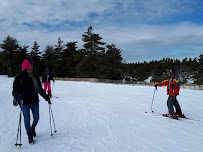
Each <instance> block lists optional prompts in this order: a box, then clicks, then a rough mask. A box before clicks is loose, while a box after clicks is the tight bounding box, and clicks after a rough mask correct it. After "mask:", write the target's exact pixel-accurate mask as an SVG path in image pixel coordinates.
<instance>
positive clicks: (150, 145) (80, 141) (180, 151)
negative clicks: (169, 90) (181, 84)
mask: <svg viewBox="0 0 203 152" xmlns="http://www.w3.org/2000/svg"><path fill="white" fill-rule="evenodd" d="M12 83H13V78H7V77H6V76H0V93H1V96H0V116H1V117H0V151H1V152H45V151H47V152H202V149H203V114H202V111H203V100H202V99H203V92H202V91H198V90H188V89H181V92H180V96H178V100H179V102H180V105H181V107H182V110H183V112H184V113H185V115H186V116H188V117H189V118H191V119H197V120H200V121H191V120H186V121H187V122H183V121H178V120H172V119H169V118H165V117H162V116H157V115H156V114H152V113H150V108H151V103H152V97H153V93H154V87H147V86H130V85H114V84H102V83H89V82H68V81H56V82H55V84H54V89H53V95H54V96H57V97H58V98H56V97H53V98H52V103H53V104H52V109H53V114H54V119H55V123H56V129H57V133H55V134H54V136H53V138H52V137H51V136H50V124H49V111H48V104H47V102H46V101H45V100H44V99H43V98H41V97H40V100H41V101H40V120H39V123H38V126H37V128H36V132H37V136H36V138H35V139H34V140H35V144H34V145H30V144H28V140H27V135H26V131H25V128H24V123H22V124H23V126H22V144H23V145H22V147H21V148H16V147H15V146H14V144H15V143H16V136H17V128H18V121H19V112H20V109H19V107H15V106H13V104H12V101H13V97H12V95H11V92H12ZM166 100H167V95H166V87H159V88H158V91H156V92H155V98H154V104H153V110H154V111H155V112H159V113H167V106H166ZM145 111H146V112H148V113H145Z"/></svg>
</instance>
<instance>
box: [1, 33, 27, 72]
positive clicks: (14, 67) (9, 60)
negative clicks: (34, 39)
mask: <svg viewBox="0 0 203 152" xmlns="http://www.w3.org/2000/svg"><path fill="white" fill-rule="evenodd" d="M0 48H1V49H2V50H3V51H2V53H1V60H2V61H1V62H2V64H3V66H5V67H6V69H7V71H6V73H7V74H8V75H9V76H14V75H16V74H17V73H18V72H19V71H20V69H21V68H22V67H21V63H22V61H23V60H24V59H25V58H26V57H27V48H28V46H24V47H21V46H20V45H19V44H18V41H17V40H16V38H13V37H11V36H7V37H6V38H5V40H3V43H2V44H0Z"/></svg>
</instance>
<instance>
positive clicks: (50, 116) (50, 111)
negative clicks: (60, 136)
mask: <svg viewBox="0 0 203 152" xmlns="http://www.w3.org/2000/svg"><path fill="white" fill-rule="evenodd" d="M49 118H50V128H51V136H52V137H53V133H52V125H51V105H50V104H49Z"/></svg>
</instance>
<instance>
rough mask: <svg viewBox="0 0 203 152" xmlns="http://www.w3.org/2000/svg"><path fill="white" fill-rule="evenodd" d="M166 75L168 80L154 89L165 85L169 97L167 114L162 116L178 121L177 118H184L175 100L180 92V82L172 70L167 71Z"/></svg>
mask: <svg viewBox="0 0 203 152" xmlns="http://www.w3.org/2000/svg"><path fill="white" fill-rule="evenodd" d="M167 74H168V76H169V79H168V80H164V81H163V82H161V83H158V84H155V85H154V86H155V88H157V86H164V85H167V94H168V95H169V97H168V100H167V106H168V111H169V114H164V116H165V117H169V116H170V117H172V118H173V119H178V117H182V118H184V117H185V116H184V115H183V114H182V111H181V108H180V105H179V103H178V100H177V98H176V96H177V95H179V91H180V84H181V82H180V80H179V78H178V77H177V76H176V74H175V70H174V69H173V68H171V69H169V70H167ZM173 106H174V107H175V109H176V112H174V108H173Z"/></svg>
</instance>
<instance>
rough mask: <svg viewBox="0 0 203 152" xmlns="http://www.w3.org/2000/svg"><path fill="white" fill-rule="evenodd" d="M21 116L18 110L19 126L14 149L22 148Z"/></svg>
mask: <svg viewBox="0 0 203 152" xmlns="http://www.w3.org/2000/svg"><path fill="white" fill-rule="evenodd" d="M21 115H22V111H21V109H20V118H19V124H18V133H17V140H16V144H15V146H16V147H17V146H22V144H21ZM19 134H20V143H19V144H18V136H19Z"/></svg>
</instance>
